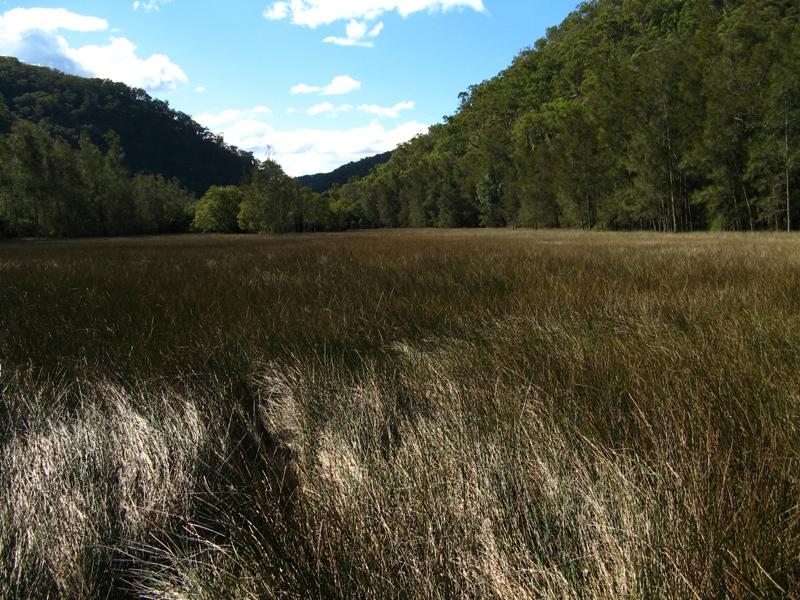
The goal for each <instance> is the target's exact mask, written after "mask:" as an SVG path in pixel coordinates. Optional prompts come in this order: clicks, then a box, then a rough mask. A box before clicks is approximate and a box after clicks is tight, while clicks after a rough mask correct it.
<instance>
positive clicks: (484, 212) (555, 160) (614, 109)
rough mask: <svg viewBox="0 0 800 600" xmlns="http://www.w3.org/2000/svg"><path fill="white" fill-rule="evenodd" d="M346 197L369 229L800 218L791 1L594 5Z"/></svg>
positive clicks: (662, 0)
mask: <svg viewBox="0 0 800 600" xmlns="http://www.w3.org/2000/svg"><path fill="white" fill-rule="evenodd" d="M460 98H461V106H460V108H459V110H458V111H457V113H456V114H455V115H453V116H452V117H449V118H447V119H446V120H445V123H443V124H440V125H437V126H434V127H432V128H431V130H430V132H429V133H428V134H427V135H425V136H420V137H418V138H416V139H414V140H413V141H411V142H409V143H408V144H405V145H403V146H401V147H400V148H399V149H397V150H395V151H394V153H393V154H392V157H391V159H390V160H389V161H388V162H387V163H386V164H385V165H383V166H381V167H378V168H377V169H376V170H375V171H374V172H373V173H372V174H371V175H369V176H368V177H366V178H365V179H363V180H361V181H358V182H354V183H351V184H348V185H345V186H343V188H342V189H341V190H340V191H339V192H338V198H337V199H338V201H339V202H340V203H342V204H343V205H346V206H354V205H357V206H359V207H360V210H361V211H362V213H363V215H364V218H365V219H366V221H367V223H368V224H369V225H371V226H382V227H393V226H431V225H434V226H441V227H449V226H478V225H482V226H502V225H517V224H519V225H524V226H533V227H541V226H569V227H584V228H590V229H591V228H615V229H629V228H637V229H657V230H671V231H679V230H684V231H690V230H696V229H705V228H713V229H735V230H743V229H747V230H750V229H768V228H769V229H784V230H785V229H795V228H797V227H798V226H800V205H799V204H800V194H799V193H798V190H799V189H800V144H798V142H799V141H800V5H798V3H797V2H796V0H726V1H725V2H720V1H719V0H688V1H687V0H594V1H592V2H585V3H583V4H581V6H580V7H579V8H578V9H577V10H576V11H575V12H573V13H572V14H571V15H569V16H568V17H567V19H565V21H564V22H563V23H562V24H561V25H559V26H558V27H553V28H551V29H549V30H548V32H547V35H546V37H545V38H543V39H541V40H539V41H537V42H536V43H535V45H534V46H533V47H531V48H528V49H525V50H523V51H522V52H521V53H520V54H519V55H518V56H517V57H516V58H515V59H514V60H513V62H512V64H511V65H510V66H509V67H508V68H507V69H506V70H505V71H503V72H501V73H500V74H498V75H497V76H496V77H494V78H493V79H490V80H488V81H485V82H483V83H480V84H478V85H474V86H471V87H470V88H469V90H467V91H466V92H462V93H461V94H460Z"/></svg>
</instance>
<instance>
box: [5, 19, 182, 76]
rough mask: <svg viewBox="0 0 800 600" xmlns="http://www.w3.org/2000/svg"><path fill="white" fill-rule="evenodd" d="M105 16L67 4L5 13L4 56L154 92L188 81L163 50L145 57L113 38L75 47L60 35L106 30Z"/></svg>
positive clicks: (120, 39) (128, 45)
mask: <svg viewBox="0 0 800 600" xmlns="http://www.w3.org/2000/svg"><path fill="white" fill-rule="evenodd" d="M108 30H109V25H108V22H107V21H106V20H105V19H100V18H98V17H91V16H86V15H80V14H77V13H74V12H71V11H68V10H66V9H63V8H14V9H11V10H9V11H6V12H5V13H2V14H0V55H5V56H15V57H17V58H19V59H20V60H22V61H24V62H27V63H30V64H35V65H42V66H46V67H52V68H55V69H59V70H61V71H64V72H67V73H74V74H76V75H88V76H92V77H103V78H107V79H113V80H115V81H122V82H124V83H127V84H128V85H131V86H134V87H141V88H144V89H146V90H149V91H161V90H165V89H174V88H175V87H176V86H177V84H179V83H186V82H187V81H188V77H187V76H186V73H184V72H183V70H182V69H181V68H180V67H179V66H178V65H176V64H175V63H173V62H172V61H171V60H170V59H169V57H167V56H165V55H163V54H153V55H152V56H149V57H147V58H141V57H139V56H138V55H137V53H136V45H135V44H133V42H131V41H130V40H127V39H126V38H122V37H112V38H110V40H109V41H108V43H107V44H105V45H87V46H81V47H79V48H73V47H71V46H70V44H69V42H68V41H67V39H66V38H65V37H64V36H63V35H62V34H61V32H64V31H72V32H82V33H91V32H105V31H108Z"/></svg>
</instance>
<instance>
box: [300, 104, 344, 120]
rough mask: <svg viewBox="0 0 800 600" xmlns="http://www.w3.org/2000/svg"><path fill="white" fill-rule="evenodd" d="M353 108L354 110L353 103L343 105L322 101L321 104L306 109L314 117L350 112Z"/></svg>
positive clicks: (333, 115)
mask: <svg viewBox="0 0 800 600" xmlns="http://www.w3.org/2000/svg"><path fill="white" fill-rule="evenodd" d="M351 110H353V105H352V104H342V105H341V106H334V105H333V104H331V103H330V102H322V103H321V104H315V105H314V106H312V107H311V108H309V109H308V110H307V111H306V113H308V114H309V115H310V116H312V117H314V116H316V115H322V114H327V115H328V116H331V117H335V116H336V115H340V114H342V113H346V112H350V111H351Z"/></svg>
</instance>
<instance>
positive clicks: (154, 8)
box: [133, 0, 172, 12]
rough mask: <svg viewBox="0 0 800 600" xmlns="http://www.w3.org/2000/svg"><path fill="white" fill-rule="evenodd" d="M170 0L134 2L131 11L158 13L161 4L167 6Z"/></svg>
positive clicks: (138, 0)
mask: <svg viewBox="0 0 800 600" xmlns="http://www.w3.org/2000/svg"><path fill="white" fill-rule="evenodd" d="M170 2H172V0H136V1H135V2H134V3H133V10H140V9H141V10H143V11H145V12H158V11H159V10H160V8H161V5H162V4H168V3H170Z"/></svg>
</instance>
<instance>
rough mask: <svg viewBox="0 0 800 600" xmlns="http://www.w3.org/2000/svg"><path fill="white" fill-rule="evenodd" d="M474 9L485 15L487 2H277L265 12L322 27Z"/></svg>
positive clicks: (439, 0) (266, 15) (433, 0)
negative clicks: (391, 15) (385, 16)
mask: <svg viewBox="0 0 800 600" xmlns="http://www.w3.org/2000/svg"><path fill="white" fill-rule="evenodd" d="M456 8H471V9H473V10H476V11H479V12H483V11H485V10H486V8H485V7H484V5H483V0H352V1H349V2H344V1H342V0H290V1H288V2H287V1H281V2H273V3H272V5H270V7H269V8H267V10H265V11H264V17H266V18H267V19H272V20H280V19H287V18H288V19H290V20H291V22H292V23H294V24H295V25H304V26H306V27H312V28H314V27H319V26H320V25H330V24H331V23H335V22H336V21H350V20H352V19H358V20H362V21H363V20H366V21H375V20H377V19H378V18H380V16H381V15H382V14H384V13H387V12H395V11H396V12H398V13H399V14H400V15H401V16H403V17H407V16H409V15H411V14H414V13H417V12H420V11H424V10H427V11H431V12H433V11H448V10H453V9H456Z"/></svg>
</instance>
